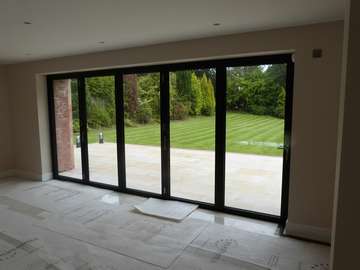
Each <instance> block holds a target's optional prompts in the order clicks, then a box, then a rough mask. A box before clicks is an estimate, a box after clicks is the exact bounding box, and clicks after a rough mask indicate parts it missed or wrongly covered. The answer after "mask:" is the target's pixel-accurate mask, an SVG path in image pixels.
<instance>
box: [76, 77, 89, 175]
mask: <svg viewBox="0 0 360 270" xmlns="http://www.w3.org/2000/svg"><path fill="white" fill-rule="evenodd" d="M78 94H79V118H80V144H81V165H82V174H83V181H85V182H89V181H90V173H89V152H88V136H87V108H86V89H85V77H84V76H80V77H79V78H78Z"/></svg>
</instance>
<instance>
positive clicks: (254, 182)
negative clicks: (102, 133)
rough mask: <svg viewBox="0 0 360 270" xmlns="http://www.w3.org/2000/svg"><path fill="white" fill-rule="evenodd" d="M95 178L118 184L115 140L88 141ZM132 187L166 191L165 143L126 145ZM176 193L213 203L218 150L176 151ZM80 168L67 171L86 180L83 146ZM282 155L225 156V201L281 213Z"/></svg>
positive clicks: (78, 161) (173, 180)
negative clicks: (162, 153) (163, 175)
mask: <svg viewBox="0 0 360 270" xmlns="http://www.w3.org/2000/svg"><path fill="white" fill-rule="evenodd" d="M88 148H89V165H90V179H91V181H94V182H100V183H106V184H111V185H117V182H118V180H117V165H116V155H117V154H116V144H113V143H105V144H89V147H88ZM125 151H126V172H127V187H129V188H134V189H140V190H145V191H151V192H155V193H160V192H161V159H160V147H154V146H143V145H131V144H127V145H126V147H125ZM170 153H171V157H170V158H171V194H172V196H175V197H182V198H187V199H193V200H198V201H203V202H209V203H214V193H215V185H214V182H215V181H214V178H215V153H214V152H213V151H200V150H188V149H174V148H172V149H171V152H170ZM75 157H76V159H75V160H76V166H75V167H76V168H75V169H74V170H72V171H68V172H64V173H61V174H62V175H66V176H72V177H77V178H81V154H80V149H78V148H75ZM282 163H283V162H282V157H269V156H259V155H249V154H238V153H227V154H226V182H225V191H226V192H225V204H226V205H227V206H231V207H235V208H241V209H246V210H252V211H258V212H263V213H269V214H274V215H280V205H281V182H282Z"/></svg>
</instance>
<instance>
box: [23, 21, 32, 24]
mask: <svg viewBox="0 0 360 270" xmlns="http://www.w3.org/2000/svg"><path fill="white" fill-rule="evenodd" d="M24 24H32V22H30V21H24Z"/></svg>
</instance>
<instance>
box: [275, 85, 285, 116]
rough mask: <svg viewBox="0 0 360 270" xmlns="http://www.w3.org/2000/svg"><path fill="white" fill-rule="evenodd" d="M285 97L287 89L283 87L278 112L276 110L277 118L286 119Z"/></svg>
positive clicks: (277, 106) (278, 101)
mask: <svg viewBox="0 0 360 270" xmlns="http://www.w3.org/2000/svg"><path fill="white" fill-rule="evenodd" d="M285 96H286V92H285V88H284V87H281V88H280V93H279V96H278V100H277V105H276V110H275V113H276V116H277V117H279V118H284V117H285Z"/></svg>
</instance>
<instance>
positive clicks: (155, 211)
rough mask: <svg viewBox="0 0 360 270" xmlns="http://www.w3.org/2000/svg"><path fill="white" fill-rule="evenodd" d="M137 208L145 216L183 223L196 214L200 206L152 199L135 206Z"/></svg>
mask: <svg viewBox="0 0 360 270" xmlns="http://www.w3.org/2000/svg"><path fill="white" fill-rule="evenodd" d="M135 208H136V209H137V210H138V211H140V212H141V213H143V214H145V215H149V216H154V217H159V218H164V219H170V220H175V221H182V220H184V219H185V218H186V217H187V216H188V215H190V214H191V213H192V212H194V211H195V210H196V209H197V208H198V205H195V204H190V203H183V202H177V201H165V200H159V199H154V198H150V199H148V200H146V201H145V202H143V203H141V204H138V205H135Z"/></svg>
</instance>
